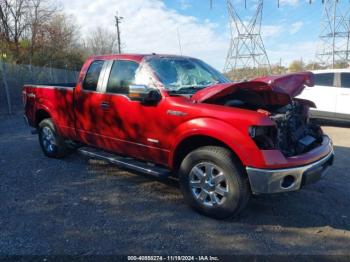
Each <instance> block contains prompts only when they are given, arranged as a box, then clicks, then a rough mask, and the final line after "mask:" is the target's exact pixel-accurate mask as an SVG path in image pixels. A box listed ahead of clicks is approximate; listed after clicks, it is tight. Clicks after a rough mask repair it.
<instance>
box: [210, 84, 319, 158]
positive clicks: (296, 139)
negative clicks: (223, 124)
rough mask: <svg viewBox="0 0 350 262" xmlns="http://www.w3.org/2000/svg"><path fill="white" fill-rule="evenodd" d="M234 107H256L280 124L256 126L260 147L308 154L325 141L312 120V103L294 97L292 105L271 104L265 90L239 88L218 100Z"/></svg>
mask: <svg viewBox="0 0 350 262" xmlns="http://www.w3.org/2000/svg"><path fill="white" fill-rule="evenodd" d="M211 103H215V104H221V105H225V106H230V107H236V108H242V109H248V110H254V111H258V112H261V113H264V114H265V115H268V116H269V117H270V119H272V120H273V121H274V122H275V123H276V127H272V126H271V127H255V128H254V129H252V130H250V135H251V137H252V138H253V139H254V141H255V142H256V144H257V145H258V146H259V148H260V149H264V150H268V149H279V150H280V151H281V152H282V153H283V154H284V155H285V156H286V157H290V156H295V155H300V154H303V153H306V152H308V151H310V150H312V149H313V148H315V147H317V146H318V145H320V144H321V143H322V140H323V132H322V130H321V128H320V127H319V126H318V125H316V124H314V123H311V122H310V121H309V104H308V103H306V101H304V100H299V99H291V101H290V103H288V104H284V105H283V104H282V105H278V104H272V103H269V102H268V101H267V100H266V99H265V97H264V93H263V92H251V91H248V90H239V91H237V92H236V93H234V94H232V95H229V96H225V97H221V98H220V99H218V100H216V101H215V102H214V101H212V102H211Z"/></svg>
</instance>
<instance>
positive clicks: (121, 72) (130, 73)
mask: <svg viewBox="0 0 350 262" xmlns="http://www.w3.org/2000/svg"><path fill="white" fill-rule="evenodd" d="M138 67H139V64H138V63H136V62H133V61H127V60H117V61H114V63H113V66H112V69H111V74H110V75H109V79H108V83H107V93H116V94H127V93H128V88H129V85H131V84H133V83H134V81H135V74H136V70H137V68H138Z"/></svg>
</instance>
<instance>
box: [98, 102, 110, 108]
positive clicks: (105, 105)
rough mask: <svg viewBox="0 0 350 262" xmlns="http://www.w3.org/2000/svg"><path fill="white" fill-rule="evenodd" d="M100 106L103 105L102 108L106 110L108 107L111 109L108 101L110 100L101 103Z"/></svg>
mask: <svg viewBox="0 0 350 262" xmlns="http://www.w3.org/2000/svg"><path fill="white" fill-rule="evenodd" d="M100 107H101V108H102V109H104V110H107V109H109V103H108V102H102V103H101V104H100Z"/></svg>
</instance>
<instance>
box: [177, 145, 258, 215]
mask: <svg viewBox="0 0 350 262" xmlns="http://www.w3.org/2000/svg"><path fill="white" fill-rule="evenodd" d="M208 164H209V165H208ZM202 166H204V169H203V170H204V171H203V170H202V171H203V173H208V172H207V171H206V169H207V168H210V167H213V168H210V170H211V171H210V173H211V174H212V175H210V177H211V178H213V177H214V179H213V180H210V183H209V182H205V183H206V184H205V189H203V188H199V186H198V185H197V187H198V188H194V187H192V186H191V184H190V182H192V183H194V182H195V183H201V187H202V185H203V184H202V180H198V181H194V180H193V179H191V178H192V177H196V176H197V175H196V174H197V173H198V168H202ZM195 168H196V170H197V172H194V170H195ZM215 168H216V169H218V171H215ZM191 171H192V172H191ZM219 171H220V173H218V172H219ZM193 172H194V173H193ZM215 172H216V173H218V175H219V174H224V177H225V181H222V182H220V183H223V184H220V185H218V183H217V182H218V181H215V182H213V181H214V180H215V177H216V176H218V175H215ZM203 173H201V176H202V174H203ZM193 174H194V175H193ZM205 176H207V175H206V174H205ZM190 177H191V178H190ZM221 177H222V176H221ZM221 179H222V178H221ZM221 179H220V180H221ZM203 181H204V180H203ZM205 181H206V180H205ZM179 183H180V189H181V191H182V193H183V195H184V199H185V201H186V202H187V203H188V204H189V205H190V206H191V207H192V208H194V209H195V210H196V211H198V212H199V213H201V214H204V215H206V216H209V217H212V218H216V219H224V218H228V217H233V216H235V215H237V214H238V213H239V212H240V211H241V210H242V209H243V208H244V207H245V206H246V204H247V203H248V201H249V198H250V195H251V191H250V187H249V181H248V177H247V175H246V174H245V172H244V170H243V167H242V165H241V164H240V162H239V161H238V160H237V159H236V157H235V156H234V155H233V153H232V152H231V151H230V150H228V149H226V148H223V147H218V146H205V147H200V148H198V149H196V150H194V151H192V152H191V153H189V154H188V155H187V156H186V157H185V159H184V160H183V161H182V163H181V166H180V169H179ZM207 183H209V185H210V188H209V187H208V188H207V186H208V184H207ZM214 184H215V185H214ZM217 186H219V187H220V188H224V189H225V196H224V197H222V198H221V200H220V197H221V195H218V194H216V192H217V190H219V189H220V188H219V189H217ZM202 191H204V193H203V194H204V195H205V194H206V193H208V192H209V193H210V194H207V198H206V200H205V201H204V202H203V200H201V199H200V195H201V192H202ZM213 194H214V195H215V197H212V195H213ZM202 198H203V197H202ZM208 199H209V201H208V202H207V200H208ZM212 199H214V200H219V201H221V203H220V202H215V201H211V200H212ZM210 202H213V204H212V205H210V204H211V203H210Z"/></svg>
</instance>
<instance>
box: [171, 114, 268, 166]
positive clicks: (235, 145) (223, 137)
mask: <svg viewBox="0 0 350 262" xmlns="http://www.w3.org/2000/svg"><path fill="white" fill-rule="evenodd" d="M195 135H203V136H209V137H212V138H214V139H216V140H219V141H221V142H222V143H224V144H226V145H227V146H228V147H229V148H230V149H231V150H232V151H233V152H234V153H235V154H236V155H237V157H238V158H239V159H240V160H241V162H242V163H243V164H244V165H245V166H247V165H251V164H252V163H253V161H256V160H257V159H259V161H262V155H261V154H259V150H258V149H257V146H256V145H255V143H254V141H253V140H252V139H250V138H249V136H248V127H247V134H244V133H242V131H240V130H238V129H236V128H235V127H233V126H232V125H230V124H228V123H226V122H224V121H222V120H218V119H215V118H196V119H192V120H189V121H187V122H184V123H182V124H181V125H180V126H178V127H177V128H176V129H175V131H174V136H173V140H172V143H171V151H170V157H169V166H170V167H172V166H173V161H174V154H175V152H176V149H177V147H178V145H179V144H180V143H181V142H182V141H184V140H185V139H187V138H189V137H191V136H195Z"/></svg>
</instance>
